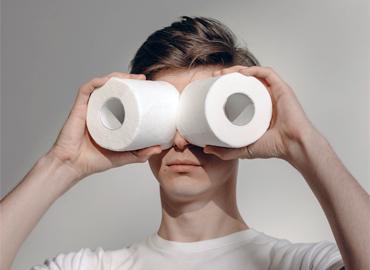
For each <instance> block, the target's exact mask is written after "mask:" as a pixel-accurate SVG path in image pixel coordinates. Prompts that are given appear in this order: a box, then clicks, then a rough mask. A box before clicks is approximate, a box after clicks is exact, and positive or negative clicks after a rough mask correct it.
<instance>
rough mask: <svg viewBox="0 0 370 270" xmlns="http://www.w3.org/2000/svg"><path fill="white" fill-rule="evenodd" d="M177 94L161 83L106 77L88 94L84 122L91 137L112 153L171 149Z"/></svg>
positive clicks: (174, 131)
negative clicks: (155, 146)
mask: <svg viewBox="0 0 370 270" xmlns="http://www.w3.org/2000/svg"><path fill="white" fill-rule="evenodd" d="M178 101H179V92H178V91H177V90H176V88H175V87H174V86H173V85H172V84H170V83H167V82H164V81H145V80H133V79H121V78H117V77H112V78H110V79H109V80H108V81H107V82H106V83H105V84H104V85H103V86H102V87H100V88H98V89H96V90H95V91H94V92H92V94H91V95H90V98H89V102H88V108H87V117H86V123H87V128H88V130H89V133H90V135H91V137H92V138H93V139H94V141H95V142H96V143H97V144H98V145H100V146H101V147H103V148H106V149H110V150H113V151H130V150H137V149H141V148H145V147H149V146H153V145H160V146H161V148H162V149H167V148H169V147H171V146H172V142H173V138H174V136H175V133H176V123H175V121H176V112H177V107H178Z"/></svg>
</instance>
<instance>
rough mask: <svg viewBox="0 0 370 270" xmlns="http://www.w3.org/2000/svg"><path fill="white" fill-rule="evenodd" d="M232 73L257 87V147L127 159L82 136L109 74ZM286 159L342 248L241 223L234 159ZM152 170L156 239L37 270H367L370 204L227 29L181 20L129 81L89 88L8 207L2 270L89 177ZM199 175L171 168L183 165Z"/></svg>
mask: <svg viewBox="0 0 370 270" xmlns="http://www.w3.org/2000/svg"><path fill="white" fill-rule="evenodd" d="M230 72H240V73H241V74H244V75H247V76H255V77H256V78H258V79H259V80H261V81H262V82H263V83H264V84H265V85H266V87H267V88H268V91H269V93H270V95H271V98H272V102H273V116H272V119H271V123H270V126H269V128H268V130H267V132H266V133H265V134H264V135H263V136H262V137H261V138H260V139H259V140H257V141H256V142H255V143H253V144H251V145H249V146H247V147H242V148H237V149H232V148H223V147H216V146H211V145H207V146H205V147H199V146H195V145H192V144H190V143H189V142H187V141H186V139H184V138H183V137H182V136H181V134H180V133H179V132H178V131H176V135H175V137H174V138H173V145H172V147H171V148H169V149H164V150H162V149H161V148H160V146H158V145H155V146H151V147H148V148H145V149H139V150H136V151H128V152H112V151H109V150H106V149H103V148H101V147H99V146H98V145H97V144H96V143H95V142H94V141H93V139H92V138H91V137H90V136H89V134H88V131H87V129H86V123H85V121H86V120H85V118H86V110H87V102H88V99H89V95H90V94H91V93H92V91H94V89H96V88H98V87H100V86H102V85H103V84H104V83H105V82H107V80H108V79H109V78H111V77H112V76H116V77H121V78H131V79H140V80H162V81H167V82H169V83H171V84H173V85H174V86H175V87H176V88H177V90H178V91H179V92H181V91H182V89H184V87H185V86H186V85H187V84H188V83H190V82H191V81H194V80H198V79H203V78H207V77H211V76H219V75H222V74H227V73H230ZM255 158H262V159H267V158H279V159H283V160H285V161H287V162H289V164H291V165H292V166H293V167H294V168H296V169H297V170H298V171H299V172H300V173H301V174H302V176H303V177H304V179H305V181H306V182H307V183H308V186H309V187H310V188H311V190H312V192H313V193H314V195H315V196H316V198H317V199H318V201H319V203H320V205H321V207H322V209H323V211H324V213H325V215H326V218H327V220H328V222H329V224H330V227H331V230H332V232H333V234H334V237H335V241H336V243H334V242H331V241H320V242H314V243H292V242H291V241H289V240H287V239H280V238H276V237H273V236H269V235H267V234H265V233H263V232H261V231H259V230H257V229H255V228H251V227H250V226H249V225H248V224H247V223H246V222H245V221H244V219H243V218H242V216H241V215H240V213H239V210H238V207H237V202H236V182H237V172H238V166H239V159H255ZM146 161H148V163H149V166H150V168H151V170H152V172H153V174H154V176H155V178H156V179H157V180H158V182H159V186H160V199H161V205H162V219H161V223H160V226H159V228H158V231H157V232H154V233H152V234H150V235H149V236H147V237H146V238H145V239H143V240H142V241H139V242H137V243H132V244H130V245H127V246H125V247H124V248H122V249H118V250H103V248H101V247H98V248H96V249H94V250H93V249H90V248H81V249H80V250H77V251H73V252H67V253H60V254H57V255H56V256H55V257H52V258H48V259H46V260H45V261H44V262H43V263H41V264H39V265H35V266H33V267H32V269H34V270H37V269H64V270H70V269H90V270H92V269H163V270H165V269H344V268H346V269H370V263H369V258H370V257H369V214H370V211H369V195H368V193H367V192H366V191H365V190H364V189H363V188H362V187H361V185H360V184H359V183H358V182H357V181H356V179H355V178H354V177H353V176H352V175H351V174H350V172H349V171H348V170H347V169H346V168H345V166H344V165H343V164H342V162H341V161H340V159H339V158H338V157H337V155H336V154H335V152H334V150H333V149H332V147H331V145H330V144H329V142H328V141H327V139H326V138H324V137H323V135H321V134H320V132H319V131H318V130H317V129H316V128H315V127H314V126H313V124H312V123H311V122H310V121H309V119H308V118H307V116H306V114H305V113H304V111H303V109H302V107H301V105H300V103H299V102H298V100H297V98H296V96H295V94H294V92H293V90H292V88H291V87H290V86H289V85H288V84H287V83H286V82H285V81H284V80H283V79H282V78H280V76H279V75H278V74H277V73H276V72H275V71H274V70H273V69H272V68H270V67H263V66H261V65H260V63H259V62H258V60H257V59H256V58H255V57H254V55H253V54H252V53H251V52H250V51H249V50H248V49H247V48H246V47H240V46H238V45H237V44H236V38H235V36H234V34H233V33H232V32H231V30H230V29H229V28H227V27H226V26H225V25H224V24H222V23H221V22H220V21H218V20H215V19H212V18H205V17H188V16H183V17H181V18H180V19H179V20H178V21H175V22H173V23H172V24H171V25H170V26H167V27H164V28H163V29H160V30H158V31H156V32H154V33H153V34H151V35H150V36H149V37H148V39H147V40H146V41H145V42H144V43H143V45H142V46H141V47H140V48H139V50H138V51H137V53H136V55H135V57H134V58H133V60H132V61H131V71H130V74H127V73H121V72H113V73H111V74H109V75H107V76H102V77H97V78H94V79H93V80H91V81H89V82H88V83H86V84H84V85H83V86H82V87H81V88H80V89H79V92H78V94H77V97H76V99H75V102H74V105H73V108H72V110H71V112H70V114H69V116H68V118H67V120H66V122H65V124H64V126H63V128H62V130H61V132H60V133H59V135H58V138H57V139H56V141H55V143H54V144H53V146H52V147H51V149H50V151H48V152H47V153H46V154H45V155H44V156H42V157H41V158H40V159H39V160H38V161H37V162H36V163H35V165H34V166H33V168H32V169H31V170H30V171H29V172H28V173H27V175H26V176H25V177H24V179H23V180H22V181H21V182H20V183H19V184H18V185H17V186H16V187H15V188H14V189H13V190H12V191H11V192H10V193H8V194H7V195H6V196H5V197H4V198H3V199H2V200H1V223H2V226H1V227H2V234H1V242H2V243H3V244H4V243H5V245H4V246H5V249H4V250H3V251H2V258H1V266H0V268H1V269H9V268H10V266H11V264H12V261H13V259H14V257H15V255H16V253H17V251H18V249H19V248H20V246H21V244H22V242H23V241H24V240H25V239H26V237H27V236H28V235H29V233H30V232H31V231H32V229H33V228H34V227H35V226H36V224H37V222H38V221H39V219H40V218H41V217H42V215H43V214H44V213H45V212H46V211H47V209H48V208H49V207H50V206H51V205H52V204H53V202H54V201H55V200H57V199H58V198H59V197H60V196H62V195H63V194H64V193H65V192H67V191H68V190H69V189H70V188H72V187H73V186H74V185H76V184H77V183H79V182H80V181H81V180H82V179H84V178H86V177H87V176H88V175H91V174H93V173H97V172H101V171H105V170H108V169H110V168H113V167H118V166H124V165H127V164H130V163H144V162H146ZM186 161H187V162H188V163H192V164H193V165H188V166H183V165H173V164H176V162H177V163H178V164H179V163H185V162H186Z"/></svg>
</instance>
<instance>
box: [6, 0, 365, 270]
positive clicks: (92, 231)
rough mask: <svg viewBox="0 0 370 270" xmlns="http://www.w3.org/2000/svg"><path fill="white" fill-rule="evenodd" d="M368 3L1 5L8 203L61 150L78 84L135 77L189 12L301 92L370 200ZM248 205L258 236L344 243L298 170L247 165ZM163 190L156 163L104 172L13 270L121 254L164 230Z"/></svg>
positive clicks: (242, 176)
mask: <svg viewBox="0 0 370 270" xmlns="http://www.w3.org/2000/svg"><path fill="white" fill-rule="evenodd" d="M369 8H370V7H369V3H368V1H366V0H363V1H359V0H358V1H338V0H330V1H296V0H290V1H289V0H285V1H233V2H230V1H218V2H217V1H194V2H192V1H163V0H162V1H131V2H129V1H118V0H117V1H87V0H83V1H75V0H64V1H56V0H33V1H27V0H23V1H20V0H6V1H2V6H1V23H2V33H1V38H2V42H1V54H2V59H1V69H2V82H1V86H2V93H1V129H2V134H1V135H2V136H1V143H2V149H1V159H2V169H3V170H2V171H1V194H2V195H4V194H6V193H7V192H9V191H10V190H11V189H12V188H13V187H14V186H15V185H16V184H17V183H18V182H19V181H20V180H21V179H22V177H23V176H24V175H25V174H26V173H27V171H28V170H29V169H30V168H31V166H32V165H33V164H34V163H35V162H36V161H37V159H38V158H39V157H40V156H41V155H43V154H44V153H45V152H47V150H48V149H49V147H50V146H51V145H52V143H53V142H54V140H55V138H56V136H57V134H58V132H59V130H60V128H61V127H62V125H63V123H64V120H65V118H66V117H67V115H68V112H69V110H70V108H71V105H72V102H73V100H74V97H75V94H76V91H77V89H78V87H79V86H80V85H81V84H83V83H84V82H86V81H88V80H90V79H91V78H93V77H95V76H100V75H104V74H107V73H110V72H113V71H127V70H128V62H129V60H131V58H132V56H133V55H134V53H135V51H136V50H137V48H138V47H139V46H140V45H141V43H142V42H143V41H144V40H145V39H146V37H147V36H148V35H149V34H150V33H152V32H153V31H154V30H157V29H159V28H161V27H163V26H166V25H168V24H170V23H171V22H172V21H173V20H174V19H176V18H178V17H179V16H180V15H202V16H211V17H214V18H217V19H220V20H221V21H223V22H224V23H225V24H226V25H228V26H229V27H230V28H231V29H232V30H233V31H234V32H235V33H236V35H237V36H238V37H239V39H240V41H241V42H242V43H246V44H247V45H248V46H249V48H250V49H251V50H252V52H254V54H255V55H256V56H257V58H258V59H259V60H260V61H261V63H262V65H266V66H272V67H273V68H274V69H275V70H276V71H277V72H278V73H279V74H280V75H281V76H282V77H283V78H284V79H285V80H286V81H287V82H288V83H289V84H290V85H291V86H292V87H293V88H294V90H295V92H296V94H297V96H298V98H299V100H300V102H301V103H302V105H303V107H304V109H305V111H306V113H307V114H308V116H309V117H310V119H311V121H312V122H313V123H314V125H315V126H316V127H317V128H318V129H319V130H320V131H321V133H322V134H323V135H324V136H325V137H326V138H327V139H328V140H329V142H330V143H331V145H332V146H333V147H334V149H335V150H336V152H337V154H338V156H339V157H340V158H341V160H342V161H343V162H344V164H345V165H346V166H347V168H348V169H349V170H350V171H351V172H352V174H353V175H354V176H355V177H356V178H357V179H358V181H359V182H360V183H361V184H362V186H363V187H365V188H366V189H367V190H368V191H369V182H368V180H369V179H370V175H369V165H370V164H369V161H370V159H369V123H370V121H369V107H370V104H369V72H370V70H369V48H370V44H369ZM240 165H241V166H240V172H239V179H238V193H237V195H238V202H239V207H240V211H241V213H242V215H243V217H244V218H245V220H246V222H247V223H248V224H249V225H250V226H252V227H254V228H255V229H257V230H260V231H264V232H265V233H267V234H270V235H273V236H277V237H283V238H287V239H290V240H292V241H320V240H325V239H329V240H334V238H333V236H332V233H331V231H330V227H329V225H328V222H327V221H326V218H325V216H324V214H323V211H322V210H321V208H320V206H319V204H318V202H317V200H316V198H315V197H314V196H313V194H312V192H311V191H310V189H309V187H308V185H307V184H306V183H305V181H304V179H303V178H302V176H301V175H300V174H299V173H298V172H297V171H296V170H295V169H294V168H293V167H291V166H290V165H289V164H288V163H286V162H284V161H281V160H276V159H270V160H253V161H247V160H243V161H241V163H240ZM160 213H161V212H160V201H159V193H158V185H157V182H156V181H155V179H154V177H153V176H152V174H151V171H150V169H149V166H148V165H147V164H133V165H128V166H126V167H121V168H117V169H113V170H110V171H107V172H104V173H100V174H96V175H93V176H91V177H89V178H88V179H85V180H84V181H82V182H81V183H80V184H78V185H77V186H75V187H74V188H73V189H71V190H70V191H69V192H68V193H66V194H65V195H64V196H63V197H61V198H60V199H58V200H57V201H56V203H55V204H54V205H53V206H52V207H51V208H50V209H49V211H48V212H47V213H46V215H45V216H44V217H43V219H42V220H41V221H40V223H39V224H38V226H37V227H36V228H35V229H34V230H33V232H32V234H31V235H30V237H29V238H28V239H27V241H26V242H25V243H24V245H23V247H22V248H21V250H20V252H19V253H18V256H17V258H16V261H15V263H14V266H13V269H29V268H30V266H31V265H34V264H37V263H41V262H43V260H44V259H45V258H47V257H51V256H54V255H56V254H57V253H59V252H70V251H76V250H78V249H79V248H81V247H90V248H96V247H97V246H102V247H103V248H105V249H116V248H121V247H123V246H125V245H127V244H129V243H131V242H133V241H137V240H140V239H142V238H143V237H145V236H146V235H148V234H150V233H152V232H154V231H155V230H156V229H157V227H158V225H159V221H160Z"/></svg>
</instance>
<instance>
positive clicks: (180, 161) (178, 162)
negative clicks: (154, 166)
mask: <svg viewBox="0 0 370 270" xmlns="http://www.w3.org/2000/svg"><path fill="white" fill-rule="evenodd" d="M167 165H168V166H174V165H188V166H189V165H190V166H201V164H199V162H196V161H192V160H190V159H175V160H173V161H170V162H168V163H167Z"/></svg>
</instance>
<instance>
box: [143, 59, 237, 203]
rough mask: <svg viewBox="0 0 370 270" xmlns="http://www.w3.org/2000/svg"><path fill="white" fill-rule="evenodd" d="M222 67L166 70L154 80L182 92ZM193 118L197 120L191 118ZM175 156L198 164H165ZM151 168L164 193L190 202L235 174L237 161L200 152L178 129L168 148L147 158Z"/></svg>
mask: <svg viewBox="0 0 370 270" xmlns="http://www.w3.org/2000/svg"><path fill="white" fill-rule="evenodd" d="M219 69H221V67H219V66H218V67H217V66H211V67H200V68H195V69H191V70H165V71H161V72H159V73H158V74H157V75H156V76H155V77H154V80H160V81H166V82H169V83H171V84H172V85H174V86H175V87H176V89H177V90H178V91H179V92H180V93H181V91H182V90H183V89H184V88H185V86H187V85H188V84H189V83H190V82H191V81H193V80H198V79H205V78H208V77H211V76H212V72H213V71H215V70H219ZM194 121H196V119H194ZM176 159H180V160H184V159H187V160H191V161H193V162H196V163H198V164H200V166H191V168H190V169H189V168H188V169H186V170H181V169H179V167H178V166H177V167H176V168H175V167H174V166H169V165H168V163H169V162H171V161H174V160H176ZM149 165H150V168H151V170H152V172H153V174H154V176H155V177H156V179H157V180H158V182H159V184H160V186H161V189H162V191H163V192H164V193H165V195H166V196H168V197H171V198H172V199H174V200H177V201H190V200H194V199H202V198H207V197H209V196H211V195H212V194H213V193H214V192H216V190H217V189H218V187H220V186H221V185H223V184H224V183H225V182H226V181H227V180H228V179H229V178H230V177H231V176H232V175H235V177H236V174H237V167H238V160H237V159H236V160H227V161H226V160H222V159H220V158H218V157H217V156H215V155H211V154H205V153H203V148H202V147H199V146H196V145H192V144H190V143H189V142H188V141H186V140H185V138H183V137H182V136H181V135H180V133H179V132H178V131H176V135H175V137H174V142H173V145H172V147H171V148H169V149H167V150H163V151H162V152H161V153H160V154H158V155H154V156H152V157H151V158H150V159H149Z"/></svg>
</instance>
